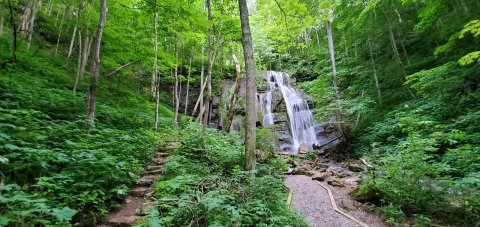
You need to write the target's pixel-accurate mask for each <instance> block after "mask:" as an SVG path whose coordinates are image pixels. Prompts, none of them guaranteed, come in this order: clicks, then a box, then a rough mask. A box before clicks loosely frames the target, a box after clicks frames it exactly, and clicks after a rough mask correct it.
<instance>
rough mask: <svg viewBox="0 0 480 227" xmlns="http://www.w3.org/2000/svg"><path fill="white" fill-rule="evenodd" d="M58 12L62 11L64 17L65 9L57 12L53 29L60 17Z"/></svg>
mask: <svg viewBox="0 0 480 227" xmlns="http://www.w3.org/2000/svg"><path fill="white" fill-rule="evenodd" d="M60 11H63V15H65V12H66V11H67V9H64V10H58V11H57V16H56V17H55V27H57V22H58V18H59V17H60Z"/></svg>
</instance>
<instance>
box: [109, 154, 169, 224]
mask: <svg viewBox="0 0 480 227" xmlns="http://www.w3.org/2000/svg"><path fill="white" fill-rule="evenodd" d="M166 156H167V153H165V152H157V153H156V154H155V156H154V158H153V159H152V163H151V164H150V165H149V166H148V167H147V170H146V171H145V172H144V173H143V174H142V177H141V178H139V179H138V181H137V186H136V187H134V188H132V189H130V192H129V196H127V197H126V198H125V199H124V201H123V204H122V206H121V207H120V208H119V209H117V210H115V211H113V212H111V213H110V214H109V215H108V217H107V219H106V222H105V224H103V225H102V226H104V227H106V226H121V227H129V226H132V224H133V223H134V222H136V221H140V220H143V219H145V218H146V217H145V215H146V214H147V212H148V211H149V210H150V209H151V208H153V207H154V206H155V203H156V200H155V197H154V196H153V183H154V182H155V181H156V180H157V179H158V178H160V176H161V175H162V173H163V163H164V160H165V157H166Z"/></svg>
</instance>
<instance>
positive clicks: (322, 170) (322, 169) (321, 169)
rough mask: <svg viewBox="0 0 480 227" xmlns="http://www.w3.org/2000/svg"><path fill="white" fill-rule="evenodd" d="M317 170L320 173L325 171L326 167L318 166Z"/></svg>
mask: <svg viewBox="0 0 480 227" xmlns="http://www.w3.org/2000/svg"><path fill="white" fill-rule="evenodd" d="M317 171H318V172H320V173H323V172H327V168H320V169H318V170H317Z"/></svg>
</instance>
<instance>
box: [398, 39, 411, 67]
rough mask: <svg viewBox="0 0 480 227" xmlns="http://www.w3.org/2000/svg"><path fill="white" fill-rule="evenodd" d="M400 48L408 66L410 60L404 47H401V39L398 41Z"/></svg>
mask: <svg viewBox="0 0 480 227" xmlns="http://www.w3.org/2000/svg"><path fill="white" fill-rule="evenodd" d="M400 46H401V47H402V50H403V55H404V56H405V59H406V60H407V65H408V66H410V65H411V64H410V59H409V57H408V54H407V49H405V46H404V45H403V41H402V39H400Z"/></svg>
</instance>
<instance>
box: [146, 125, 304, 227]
mask: <svg viewBox="0 0 480 227" xmlns="http://www.w3.org/2000/svg"><path fill="white" fill-rule="evenodd" d="M200 133H201V125H199V124H191V125H188V126H187V127H186V128H185V130H184V131H182V132H181V133H180V135H181V136H180V137H181V141H182V142H183V143H182V146H181V147H180V148H179V150H178V151H176V152H175V153H174V155H173V156H170V157H168V159H167V161H166V164H165V177H164V178H162V180H161V181H159V182H157V183H156V184H155V195H156V196H157V198H158V200H159V201H162V202H161V203H159V205H158V206H157V207H156V209H154V210H153V211H152V212H151V213H150V216H149V222H148V223H154V222H155V223H157V224H160V225H162V226H163V225H174V226H182V225H188V224H190V223H191V224H192V225H194V226H240V225H261V226H306V223H305V222H304V221H303V220H302V219H301V218H300V216H298V215H297V214H292V213H291V211H290V209H289V208H288V206H287V204H286V194H287V192H288V190H287V189H286V187H285V186H284V185H283V182H282V179H281V178H280V177H279V174H278V173H279V172H280V171H283V170H280V169H276V168H277V167H279V166H282V164H280V163H279V162H282V161H280V160H279V159H278V158H273V159H270V160H268V161H267V162H266V164H260V165H259V167H258V173H257V174H256V176H255V177H251V174H252V173H250V172H245V171H242V170H241V168H240V164H241V163H242V158H241V157H242V155H241V154H242V153H243V148H242V147H241V146H239V143H240V142H241V140H239V138H238V137H237V136H236V135H235V134H224V133H222V132H219V131H216V130H208V131H207V135H206V141H207V147H206V149H204V148H202V146H201V144H202V143H199V140H201V136H199V135H201V134H200ZM267 163H268V164H267ZM283 165H285V163H284V162H283ZM268 168H273V169H272V170H271V171H270V172H268V171H266V169H268ZM272 174H273V175H272ZM160 214H161V215H160ZM141 225H142V226H146V225H147V223H144V224H141Z"/></svg>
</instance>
